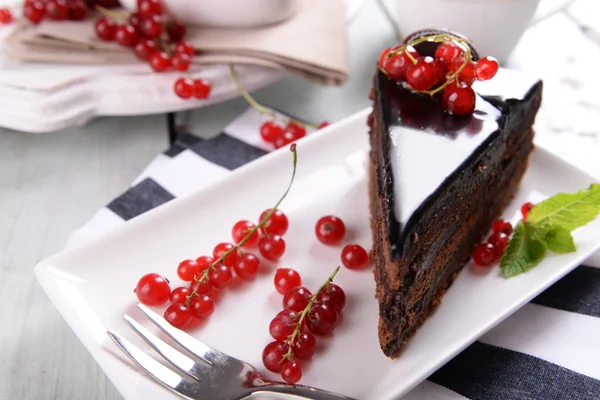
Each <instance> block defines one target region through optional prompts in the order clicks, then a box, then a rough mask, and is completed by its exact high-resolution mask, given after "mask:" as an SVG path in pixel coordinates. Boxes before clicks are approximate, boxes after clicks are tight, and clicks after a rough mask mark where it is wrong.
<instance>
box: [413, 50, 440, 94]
mask: <svg viewBox="0 0 600 400" xmlns="http://www.w3.org/2000/svg"><path fill="white" fill-rule="evenodd" d="M443 77H444V72H443V68H442V67H441V65H440V64H439V62H438V61H437V60H435V59H434V58H432V57H419V58H417V63H416V64H411V65H410V66H409V67H408V70H407V71H406V81H407V82H408V84H409V85H410V86H411V87H412V88H413V89H414V90H429V89H431V88H432V87H434V86H435V85H437V84H438V83H439V82H440V81H441V80H442V78H443Z"/></svg>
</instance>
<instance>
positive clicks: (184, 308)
mask: <svg viewBox="0 0 600 400" xmlns="http://www.w3.org/2000/svg"><path fill="white" fill-rule="evenodd" d="M259 221H260V223H259V225H258V226H257V225H255V224H253V223H252V222H250V221H245V220H244V221H238V222H236V223H235V225H234V226H233V229H232V231H231V235H232V237H233V241H234V242H235V243H236V244H235V245H234V244H232V243H225V242H223V243H219V244H217V245H216V246H215V248H214V249H213V253H212V256H200V257H198V258H196V259H195V260H184V261H182V262H181V263H180V264H179V266H178V267H177V275H178V276H179V278H180V279H181V280H183V281H185V282H191V283H190V286H189V287H185V286H181V287H177V288H176V289H174V290H173V291H172V292H171V290H170V286H169V282H168V281H167V280H166V279H165V278H163V277H161V276H160V275H158V274H148V275H145V276H143V277H142V278H141V279H140V281H139V282H138V285H137V287H136V289H135V293H136V295H137V297H138V299H139V300H140V302H142V303H143V304H146V305H150V306H157V305H162V304H164V303H166V302H167V300H170V301H171V305H170V306H169V307H168V308H167V310H166V311H165V314H164V317H165V319H166V320H167V321H169V322H170V323H171V325H173V326H175V327H176V328H180V329H185V328H187V327H189V326H191V325H193V321H194V318H197V319H201V320H203V319H206V318H208V317H210V315H211V314H212V313H213V311H214V309H215V305H214V301H213V298H214V296H215V293H214V291H216V290H220V289H224V288H226V287H227V286H229V284H230V283H231V281H232V280H233V272H235V274H236V275H237V276H238V277H239V278H241V279H244V280H252V279H254V278H255V277H256V274H257V273H258V269H259V267H260V259H259V258H258V257H257V256H256V255H254V254H252V253H250V252H242V251H241V249H242V248H244V249H247V248H252V247H256V246H257V245H258V251H259V252H260V254H261V256H262V257H263V258H265V259H267V260H269V261H277V260H279V258H281V256H282V255H283V253H284V252H285V241H284V240H283V238H282V236H283V235H284V234H285V232H286V231H287V229H288V226H289V223H288V219H287V217H286V215H285V214H284V213H283V212H281V211H280V210H278V209H268V210H265V211H264V212H263V213H262V214H261V215H260V218H259ZM232 271H233V272H232Z"/></svg>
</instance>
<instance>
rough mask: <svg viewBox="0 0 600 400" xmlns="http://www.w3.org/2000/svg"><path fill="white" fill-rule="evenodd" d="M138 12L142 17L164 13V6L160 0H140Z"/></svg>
mask: <svg viewBox="0 0 600 400" xmlns="http://www.w3.org/2000/svg"><path fill="white" fill-rule="evenodd" d="M138 12H139V13H140V15H141V16H142V17H151V16H153V15H162V13H163V7H162V4H161V2H160V0H139V1H138Z"/></svg>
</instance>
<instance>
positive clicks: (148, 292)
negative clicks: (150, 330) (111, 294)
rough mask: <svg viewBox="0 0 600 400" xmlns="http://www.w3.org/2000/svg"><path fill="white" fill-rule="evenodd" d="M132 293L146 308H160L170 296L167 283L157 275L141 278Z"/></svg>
mask: <svg viewBox="0 0 600 400" xmlns="http://www.w3.org/2000/svg"><path fill="white" fill-rule="evenodd" d="M134 292H135V294H136V296H137V298H138V300H139V301H140V303H142V304H145V305H147V306H160V305H161V304H164V302H166V301H167V300H169V296H171V288H170V287H169V282H168V281H167V280H166V279H165V278H163V277H162V276H160V275H158V274H146V275H144V276H142V277H141V278H140V280H139V281H138V283H137V286H136V287H135V290H134Z"/></svg>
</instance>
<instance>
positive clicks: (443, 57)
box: [434, 42, 465, 69]
mask: <svg viewBox="0 0 600 400" xmlns="http://www.w3.org/2000/svg"><path fill="white" fill-rule="evenodd" d="M464 53H465V52H464V51H463V49H461V48H460V47H458V46H457V45H456V44H454V43H453V42H444V43H441V44H440V45H439V46H438V48H437V49H436V50H435V56H434V57H435V58H437V59H438V60H439V62H440V63H441V64H442V66H443V67H444V68H446V69H448V67H449V66H450V63H451V62H452V61H454V60H455V59H456V58H460V57H462V55H463V54H464Z"/></svg>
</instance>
